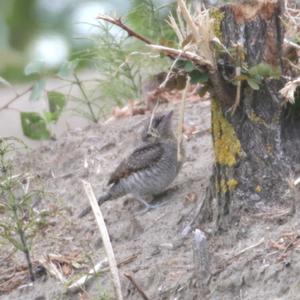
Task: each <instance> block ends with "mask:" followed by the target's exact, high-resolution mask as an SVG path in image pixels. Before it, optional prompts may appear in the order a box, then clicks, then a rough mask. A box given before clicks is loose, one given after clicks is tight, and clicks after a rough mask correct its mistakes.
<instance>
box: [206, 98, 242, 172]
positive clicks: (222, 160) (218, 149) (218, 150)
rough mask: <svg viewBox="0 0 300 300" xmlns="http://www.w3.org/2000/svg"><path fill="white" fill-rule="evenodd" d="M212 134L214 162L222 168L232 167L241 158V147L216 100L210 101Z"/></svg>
mask: <svg viewBox="0 0 300 300" xmlns="http://www.w3.org/2000/svg"><path fill="white" fill-rule="evenodd" d="M212 134H213V140H214V151H215V157H216V162H217V163H219V164H220V165H223V166H228V167H233V166H234V165H236V163H237V158H238V157H240V156H241V153H242V147H241V144H240V141H239V139H238V138H237V136H236V134H235V131H234V128H233V127H232V125H231V124H230V123H229V122H228V120H226V119H225V117H224V116H223V112H222V110H221V107H220V105H219V103H218V101H217V100H216V99H213V100H212Z"/></svg>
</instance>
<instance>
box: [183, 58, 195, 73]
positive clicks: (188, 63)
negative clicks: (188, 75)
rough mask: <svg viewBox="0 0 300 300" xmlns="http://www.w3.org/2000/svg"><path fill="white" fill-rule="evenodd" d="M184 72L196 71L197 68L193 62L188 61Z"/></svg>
mask: <svg viewBox="0 0 300 300" xmlns="http://www.w3.org/2000/svg"><path fill="white" fill-rule="evenodd" d="M184 70H185V71H186V72H192V71H193V70H195V67H194V65H193V63H192V62H191V61H187V62H186V63H185V65H184Z"/></svg>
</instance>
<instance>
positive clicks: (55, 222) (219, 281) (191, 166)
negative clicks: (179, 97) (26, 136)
mask: <svg viewBox="0 0 300 300" xmlns="http://www.w3.org/2000/svg"><path fill="white" fill-rule="evenodd" d="M171 108H173V109H175V110H176V109H177V107H176V105H175V108H174V106H169V107H167V106H165V107H163V109H165V110H167V109H171ZM145 119H146V116H134V117H130V118H124V119H119V120H117V121H116V122H110V123H108V124H106V125H97V126H90V127H88V128H85V129H82V130H78V129H77V130H76V131H73V132H68V134H67V135H65V137H63V138H61V139H60V140H59V141H57V142H51V143H47V144H45V145H44V146H42V147H41V148H39V149H36V150H34V151H32V152H30V153H29V154H26V155H21V156H19V157H17V158H16V159H15V163H16V166H18V171H23V172H25V171H26V172H28V171H30V172H31V173H32V174H33V175H34V176H35V179H34V180H33V181H32V182H31V185H32V186H43V187H44V188H45V189H46V190H47V191H49V192H53V193H54V195H55V198H53V197H52V198H51V200H48V201H45V200H44V199H41V201H40V202H38V203H37V204H36V207H37V209H46V210H48V211H50V212H51V217H50V218H49V220H48V221H49V224H48V225H47V226H46V227H45V228H44V230H43V231H42V232H41V234H39V235H38V236H37V237H36V239H35V241H34V244H33V249H32V253H33V258H34V260H38V259H39V258H40V257H41V256H42V255H46V254H50V253H54V254H62V255H64V256H72V257H76V258H78V257H80V258H81V259H80V260H78V262H79V265H75V266H76V267H80V266H81V268H75V267H74V266H73V267H70V266H69V267H68V266H66V267H65V269H62V272H63V273H64V274H65V275H66V277H68V278H71V277H72V278H74V277H75V276H76V277H77V276H80V275H81V274H84V273H86V272H87V271H88V270H89V269H90V268H91V267H92V266H93V263H94V264H96V263H97V262H99V261H101V260H102V259H103V258H104V257H105V255H104V250H103V246H102V242H101V240H100V239H99V238H100V237H99V233H98V229H97V227H96V224H95V221H94V217H93V215H92V214H91V215H89V216H87V217H86V218H84V219H77V217H76V216H77V215H78V213H79V212H80V211H81V209H82V208H83V207H85V206H86V205H87V199H86V196H85V194H84V191H83V187H82V183H81V179H84V180H88V181H89V182H91V184H92V185H93V187H94V191H95V193H96V195H101V193H102V192H103V191H104V190H105V189H106V182H107V179H108V176H109V174H110V173H111V171H112V170H113V169H114V168H115V167H116V165H117V164H118V163H119V161H120V160H121V159H122V158H123V157H124V156H125V155H126V154H127V153H129V152H130V151H131V150H132V149H133V148H134V146H135V145H136V143H137V142H136V139H137V137H138V132H139V130H140V128H141V124H142V122H143V120H145ZM186 122H187V123H188V124H189V125H190V126H195V127H196V128H197V129H198V130H199V131H198V133H196V134H194V135H192V136H191V137H190V139H189V140H186V141H185V147H186V154H187V159H186V162H185V164H184V166H183V168H182V170H181V172H180V174H179V175H178V177H177V179H176V181H175V182H174V183H173V184H172V185H171V187H170V189H169V190H168V192H167V193H166V194H165V195H164V196H162V197H160V198H159V199H157V202H159V203H162V204H163V205H162V206H161V207H159V208H157V209H155V210H152V211H149V212H147V213H145V214H140V212H139V210H140V207H139V204H138V203H137V202H136V201H134V200H133V199H131V198H130V197H123V198H120V199H118V200H114V201H111V202H107V203H105V204H104V205H103V206H102V207H101V208H102V212H103V215H104V216H105V219H106V224H107V227H108V230H109V233H110V237H111V240H112V245H113V248H114V251H115V255H116V259H117V261H118V262H122V261H124V260H126V259H127V258H131V259H132V260H131V261H130V262H126V263H124V264H122V265H121V266H120V274H121V281H122V288H123V294H124V298H125V299H132V300H135V299H141V296H140V295H139V294H138V292H137V291H136V289H135V288H134V287H133V286H132V284H131V283H130V282H129V281H128V279H127V278H125V277H124V276H123V275H122V274H124V272H131V274H132V276H133V277H134V279H135V281H136V282H137V283H138V285H139V286H140V287H141V288H142V290H143V291H144V292H145V293H146V294H147V296H148V297H149V299H187V300H188V299H193V298H194V299H196V297H194V294H195V291H194V288H193V280H192V277H193V273H192V270H193V253H192V235H191V234H190V236H188V237H187V238H186V239H185V240H184V241H183V242H182V241H181V240H180V237H181V231H182V229H183V228H184V227H185V225H186V224H187V223H188V221H189V220H190V219H191V218H192V216H193V212H194V211H195V208H196V207H197V205H198V203H199V201H200V200H201V197H202V196H203V193H204V192H205V188H206V186H207V184H208V181H209V176H210V174H211V168H212V162H213V152H212V144H211V137H210V132H209V128H210V107H209V102H195V103H188V104H187V109H186ZM194 193H195V195H196V199H195V197H193V196H192V197H188V195H189V196H191V195H194ZM298 219H299V218H298V216H297V215H295V216H294V217H293V218H285V217H280V216H279V217H278V216H273V215H271V216H270V215H268V214H263V215H261V216H248V217H243V218H242V221H241V223H240V224H239V226H237V227H236V228H232V230H230V231H229V232H227V233H224V234H223V235H221V236H218V235H214V234H213V224H201V225H200V228H201V229H202V230H203V231H205V232H206V233H207V236H208V239H209V250H210V253H211V262H212V265H211V270H212V273H214V276H212V278H211V280H210V284H209V288H210V292H211V293H210V295H209V297H208V299H213V300H227V299H228V300H229V299H230V300H232V299H247V300H250V299H258V300H260V299H261V300H262V299H264V300H266V299H270V300H271V299H272V300H273V299H296V300H297V299H300V276H299V275H300V254H299V250H300V246H299V247H298V243H299V239H298V233H297V232H299V221H298ZM252 246H253V247H252ZM248 247H249V248H248ZM3 250H4V251H1V253H0V267H1V268H0V270H2V269H3V268H10V267H13V266H16V265H20V264H23V263H24V261H23V257H22V256H21V255H18V254H15V255H11V256H10V258H9V259H7V254H8V253H9V251H10V248H9V247H7V246H3ZM76 255H78V256H76ZM74 260H75V259H74ZM0 279H1V276H0ZM1 284H3V283H2V282H0V287H1ZM64 291H65V287H64V285H63V284H62V283H60V282H59V281H58V280H57V279H54V278H53V277H51V276H46V277H42V278H40V279H38V280H37V282H36V283H35V284H34V285H33V286H31V287H25V288H21V289H17V288H15V289H14V290H13V291H12V292H10V293H9V294H2V295H1V294H0V295H1V296H0V299H22V300H29V299H30V300H42V299H75V300H76V299H113V296H112V295H113V291H112V286H111V283H110V276H109V273H108V272H104V273H102V274H100V275H99V276H98V277H97V278H96V279H95V280H94V281H93V282H92V283H91V284H89V285H88V287H87V288H86V291H87V292H86V293H82V294H81V295H79V294H72V295H69V294H65V293H64ZM103 295H105V296H106V298H105V297H103V298H101V296H103Z"/></svg>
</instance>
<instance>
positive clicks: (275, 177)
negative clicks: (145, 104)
mask: <svg viewBox="0 0 300 300" xmlns="http://www.w3.org/2000/svg"><path fill="white" fill-rule="evenodd" d="M248 2H249V1H248ZM254 2H255V1H254ZM261 2H263V1H261ZM220 11H221V12H222V14H223V17H222V21H221V22H220V33H221V37H220V40H221V41H222V43H223V44H224V45H225V47H226V48H227V49H238V48H237V47H239V49H240V51H241V52H242V55H241V57H242V58H241V63H243V64H247V66H248V68H250V67H252V66H255V65H258V64H260V63H266V64H268V65H271V66H276V67H279V68H280V70H281V75H284V73H285V66H284V61H283V60H282V52H283V51H282V50H283V37H284V32H283V24H282V22H281V19H280V17H281V14H282V7H281V3H280V1H278V3H277V2H276V1H269V2H268V3H264V4H261V3H260V2H257V3H256V4H253V3H252V4H244V5H241V4H233V5H226V6H224V7H222V8H221V9H220ZM236 45H239V46H236ZM236 51H237V50H236ZM216 59H217V61H218V65H219V70H218V72H217V73H214V74H211V75H210V82H211V85H212V89H213V91H214V95H213V101H212V135H213V146H214V152H215V164H214V169H213V177H212V181H211V184H212V188H211V190H212V196H213V197H212V198H211V201H212V199H213V198H214V199H215V200H216V205H215V207H216V211H214V212H213V215H214V218H215V220H216V223H217V225H218V229H226V228H227V227H228V225H229V224H230V223H231V222H233V221H234V222H235V223H236V222H238V220H239V218H240V216H241V215H242V214H243V213H245V212H250V213H256V212H268V211H269V212H270V211H272V212H275V211H279V210H281V211H282V209H289V208H290V209H292V208H293V199H292V197H291V196H290V193H289V189H290V183H289V179H290V178H292V176H293V174H294V172H295V168H296V167H297V164H299V163H300V151H299V149H300V147H299V146H300V130H299V128H300V127H299V125H300V117H299V115H300V114H299V108H298V110H297V103H296V104H295V105H288V106H287V105H284V100H283V99H282V98H281V97H280V94H279V90H280V89H281V88H282V87H283V85H284V83H285V82H284V80H283V79H282V78H283V77H282V76H281V79H271V78H265V79H264V80H263V81H262V82H261V84H260V88H259V90H254V89H252V88H251V87H250V86H249V85H248V84H247V82H246V81H241V96H240V103H239V105H238V106H237V109H236V111H235V112H234V113H233V112H232V111H230V108H232V106H233V104H234V102H235V98H236V93H237V87H236V86H235V85H233V84H232V83H230V80H228V78H230V77H231V78H233V75H232V73H233V74H236V73H235V70H236V68H237V65H238V59H236V60H234V59H233V58H232V57H230V55H229V54H219V57H217V58H216ZM299 102H300V101H299ZM298 107H299V106H298ZM291 211H292V210H291Z"/></svg>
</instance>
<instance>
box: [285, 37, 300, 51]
mask: <svg viewBox="0 0 300 300" xmlns="http://www.w3.org/2000/svg"><path fill="white" fill-rule="evenodd" d="M284 42H285V43H286V44H288V45H290V46H292V47H294V48H296V49H297V50H300V46H299V45H298V44H296V43H294V42H292V41H289V40H288V39H284Z"/></svg>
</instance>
